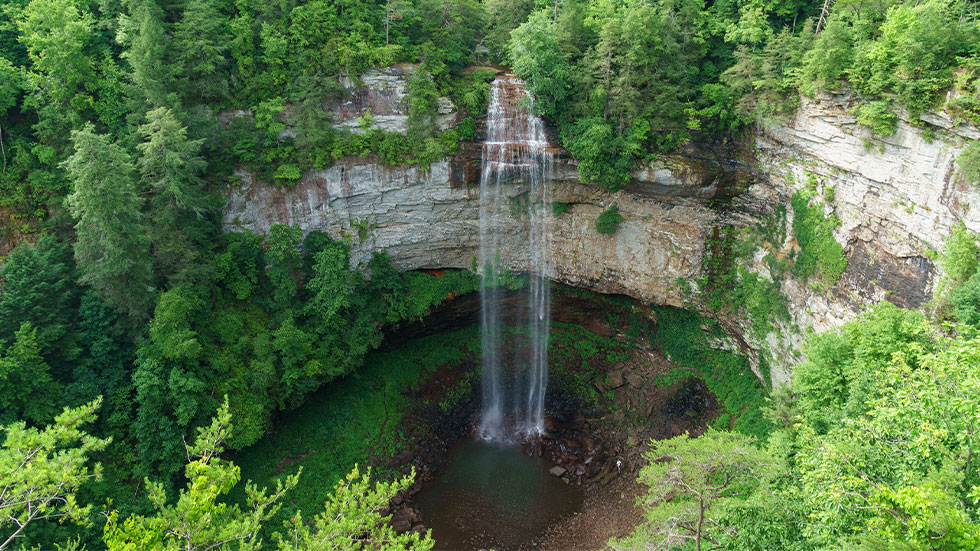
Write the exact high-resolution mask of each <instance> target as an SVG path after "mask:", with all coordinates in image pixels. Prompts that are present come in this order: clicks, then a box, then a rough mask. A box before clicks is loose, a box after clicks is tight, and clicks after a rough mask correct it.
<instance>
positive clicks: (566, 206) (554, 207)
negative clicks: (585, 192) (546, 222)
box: [551, 201, 572, 216]
mask: <svg viewBox="0 0 980 551" xmlns="http://www.w3.org/2000/svg"><path fill="white" fill-rule="evenodd" d="M570 210H572V204H571V203H562V202H560V201H552V203H551V213H552V214H554V215H555V216H561V215H563V214H565V213H566V212H568V211H570Z"/></svg>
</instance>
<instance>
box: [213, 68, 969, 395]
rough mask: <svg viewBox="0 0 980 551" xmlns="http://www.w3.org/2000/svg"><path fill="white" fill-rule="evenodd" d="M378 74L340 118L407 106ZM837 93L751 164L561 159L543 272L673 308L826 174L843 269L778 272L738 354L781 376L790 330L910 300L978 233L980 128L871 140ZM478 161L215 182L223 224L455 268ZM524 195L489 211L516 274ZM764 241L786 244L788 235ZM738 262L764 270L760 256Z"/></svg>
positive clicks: (696, 157) (683, 157)
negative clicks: (753, 230) (974, 147)
mask: <svg viewBox="0 0 980 551" xmlns="http://www.w3.org/2000/svg"><path fill="white" fill-rule="evenodd" d="M377 76H378V78H380V79H381V80H382V81H384V82H385V84H384V86H382V85H380V84H377V83H375V84H373V85H372V84H371V83H370V82H369V79H367V78H365V79H363V82H362V83H361V84H362V85H364V86H362V89H361V91H359V92H358V91H356V90H355V91H354V93H353V96H352V97H354V98H355V99H353V100H351V101H352V102H354V103H352V104H350V105H347V104H345V105H346V106H341V108H339V109H338V110H337V113H336V117H337V119H338V120H339V124H344V121H350V120H351V119H353V118H354V117H358V116H361V115H363V111H364V110H365V109H366V106H368V105H370V106H375V107H372V113H374V112H375V111H374V109H375V108H377V109H378V112H377V114H379V115H380V114H382V113H383V114H384V116H385V117H387V118H386V119H385V120H386V121H388V122H387V123H386V124H389V123H390V124H395V122H391V121H396V122H397V121H399V120H401V119H400V117H403V116H405V115H407V111H406V107H405V105H404V101H396V100H397V97H398V94H399V92H398V90H399V88H398V86H401V84H399V83H403V82H404V78H405V76H404V73H403V74H400V75H395V74H387V73H384V74H380V75H377ZM358 97H360V98H361V99H357V98H358ZM392 98H395V99H396V100H393V99H392ZM849 101H850V100H849V99H848V98H847V97H845V96H840V97H827V98H821V99H820V100H819V101H804V102H803V104H802V106H801V108H800V110H799V112H798V113H797V115H796V117H795V118H794V119H793V120H792V121H789V122H788V123H786V124H784V125H781V126H778V127H775V128H771V129H767V130H765V131H763V132H761V133H760V134H759V135H758V136H757V137H756V139H755V144H754V146H755V151H754V152H753V154H751V155H748V156H746V155H741V157H742V158H754V159H755V161H754V162H755V164H754V165H747V164H743V163H739V162H735V161H731V160H730V159H731V157H732V156H731V155H730V154H729V153H728V152H725V151H722V152H711V151H709V150H707V149H706V148H701V149H691V150H689V151H685V152H683V153H682V154H678V155H673V156H670V157H667V158H665V159H663V160H662V161H660V162H658V163H656V164H654V165H651V166H649V167H646V168H645V169H643V170H638V171H637V172H636V173H634V178H635V181H634V182H633V183H632V184H631V185H629V186H627V187H626V188H625V189H624V190H622V191H620V192H617V193H609V192H606V191H603V190H600V189H599V188H597V187H595V186H592V185H587V184H583V183H581V182H580V181H579V180H578V175H577V168H576V166H575V164H574V162H573V161H572V160H570V159H568V158H567V157H563V156H561V155H559V156H558V157H557V158H558V161H556V166H555V168H554V178H553V181H552V183H551V185H552V198H553V199H554V200H555V201H558V202H561V203H567V204H569V205H570V207H571V208H570V209H569V210H568V211H567V212H565V213H563V214H560V215H557V216H555V215H550V219H549V223H550V224H551V225H552V229H553V254H554V261H553V262H552V266H553V270H554V273H552V274H548V275H549V276H550V277H551V278H553V279H555V280H558V281H561V282H563V283H567V284H570V285H575V286H579V287H586V288H590V289H594V290H596V291H599V292H603V293H622V294H626V295H630V296H632V297H634V298H637V299H640V300H642V301H646V302H653V303H657V304H669V305H674V306H681V305H683V304H684V303H685V296H684V295H683V293H682V292H681V286H680V285H679V284H678V281H679V280H681V279H685V280H693V279H695V278H697V277H699V276H700V275H701V273H702V259H703V257H704V255H705V252H706V245H705V243H706V240H707V239H708V237H709V235H710V234H711V231H712V229H713V228H716V227H720V226H735V227H747V226H752V225H755V224H758V223H759V222H763V221H765V220H767V219H769V218H771V217H772V216H773V215H774V213H775V212H776V210H777V207H778V205H784V206H786V210H787V212H788V215H789V216H790V221H791V219H792V209H790V208H788V205H789V199H790V197H791V196H792V195H793V193H795V191H796V190H797V189H800V188H801V187H802V186H811V187H813V186H815V187H816V189H817V191H818V192H821V194H822V196H825V197H830V194H828V193H823V192H824V190H825V189H826V188H828V187H830V186H832V187H833V194H832V195H833V199H832V200H831V201H829V202H828V204H827V205H826V206H825V209H826V211H827V213H828V214H830V213H833V214H834V215H836V216H837V217H839V218H840V220H841V225H840V226H839V227H838V228H837V230H836V233H835V235H834V237H835V238H836V239H837V240H838V241H839V242H840V243H841V244H842V245H843V246H844V249H845V255H846V257H847V259H848V265H847V269H846V270H845V271H844V273H843V275H842V276H841V277H840V279H839V280H838V282H837V283H836V284H835V285H833V286H832V287H831V288H830V290H829V291H826V292H824V291H820V292H818V291H816V290H814V288H813V286H812V285H811V284H810V283H809V282H806V281H799V280H797V279H795V278H793V277H785V278H784V279H783V280H782V281H781V282H780V285H781V289H782V292H783V294H785V295H786V296H787V299H788V302H789V306H790V313H791V316H792V318H793V323H792V324H786V326H785V327H783V331H780V332H779V334H778V335H777V334H775V333H773V334H770V335H768V337H767V339H762V338H760V337H758V336H757V337H756V338H755V341H753V339H752V338H747V341H748V344H749V345H750V346H749V348H750V350H748V351H749V352H750V354H754V353H756V352H757V351H758V350H762V349H765V350H767V351H768V352H767V353H768V354H769V355H770V359H771V360H773V361H771V362H770V364H771V365H773V373H772V375H773V378H774V380H776V381H781V380H786V379H787V378H788V371H787V368H788V367H789V366H790V365H792V363H793V362H794V361H796V360H797V359H798V353H799V345H800V344H801V342H802V337H801V336H800V335H801V334H802V330H803V329H806V328H811V327H812V328H813V329H816V330H823V329H826V328H829V327H833V326H836V325H839V324H840V323H843V322H844V321H846V320H847V319H850V318H851V317H853V316H854V315H855V314H856V313H857V312H859V311H860V310H862V309H863V308H864V307H866V305H867V304H870V303H874V302H877V301H879V300H889V301H891V302H894V303H896V304H898V305H901V306H910V307H915V306H919V305H921V304H922V303H923V302H924V301H926V300H927V299H928V298H929V296H930V293H931V288H932V286H933V284H934V282H935V281H936V280H937V277H938V276H939V274H938V273H937V266H936V265H935V263H934V262H933V260H931V259H930V254H931V253H930V251H935V250H937V249H939V248H940V247H941V246H942V243H943V241H944V239H945V237H946V236H947V235H948V234H949V232H950V228H951V227H952V226H953V225H954V224H955V223H956V221H958V220H962V221H963V222H964V223H965V224H966V225H967V227H969V228H970V229H972V230H974V231H980V212H977V211H976V210H977V209H973V212H971V209H970V205H971V204H980V194H978V193H977V191H975V190H973V189H972V188H970V187H969V186H967V185H966V184H965V183H963V182H962V181H961V180H962V179H961V178H959V177H958V174H957V172H956V169H955V164H954V163H953V159H954V158H955V157H956V155H958V153H959V150H960V149H961V147H962V145H961V142H962V140H963V139H965V138H972V139H977V138H980V132H978V131H977V130H976V129H975V128H971V127H964V126H957V125H955V124H954V123H953V122H952V121H950V120H948V119H945V118H943V117H942V116H940V115H930V116H928V117H926V118H925V120H924V122H925V124H926V125H927V127H929V128H931V129H933V134H934V135H935V138H934V139H933V140H932V141H927V140H926V139H925V138H926V135H925V134H924V133H923V131H922V130H921V129H920V128H918V127H915V126H912V125H911V124H910V123H909V122H908V121H907V120H902V121H901V122H900V124H899V129H898V132H897V133H896V134H895V135H894V136H892V137H890V138H888V139H885V140H881V139H876V138H872V137H871V136H870V135H869V134H868V133H867V132H866V131H865V130H863V129H861V128H860V127H858V126H857V125H856V123H855V120H854V117H853V116H852V115H850V114H849V111H848V109H849V107H850V105H849ZM358 102H360V103H358ZM381 104H384V106H383V108H381V107H377V106H380V105H381ZM446 111H447V113H449V112H451V109H449V108H448V107H447V109H446ZM376 120H377V119H376ZM396 126H397V125H396ZM392 128H393V129H397V128H396V127H394V126H393V127H392ZM478 165H479V147H478V146H476V147H473V146H471V147H468V148H463V153H461V154H460V156H458V157H457V158H455V159H451V160H447V161H446V162H439V163H434V164H433V165H432V166H430V167H429V168H428V169H426V170H421V169H420V168H418V167H414V166H401V167H384V166H382V165H381V164H380V163H378V162H377V161H376V160H372V159H346V160H344V161H342V162H340V163H338V164H336V165H335V166H333V167H331V168H329V169H326V170H319V171H310V172H307V173H306V174H305V175H304V177H303V178H302V180H301V181H300V182H299V183H298V184H297V185H296V186H294V187H290V188H283V187H275V186H269V185H266V184H264V183H262V182H259V181H256V180H255V179H254V178H253V177H252V176H251V175H248V174H240V176H241V180H242V183H241V185H236V186H230V187H228V188H226V189H225V190H223V194H224V196H225V198H226V200H227V205H226V207H225V210H224V222H225V224H226V228H227V229H229V230H231V231H235V230H244V229H248V230H253V231H256V232H259V233H264V232H266V231H268V228H269V227H270V226H271V225H272V224H275V223H284V224H298V225H300V226H301V227H302V228H303V229H304V230H307V231H309V230H314V229H319V230H323V231H326V232H327V233H329V234H330V235H332V236H334V237H336V238H343V239H346V240H347V241H348V242H350V243H351V247H352V262H354V263H355V264H358V263H363V262H365V261H366V260H367V259H368V258H369V257H370V254H371V253H372V252H373V251H377V250H383V251H386V252H387V254H388V255H389V256H390V257H391V259H392V261H393V263H394V265H395V266H396V267H398V268H400V269H405V270H412V269H422V268H447V267H455V268H469V267H471V266H472V265H473V264H474V258H475V255H476V253H477V247H478V245H479V204H480V203H479V201H480V197H479V185H478V184H479V181H478V178H479V170H478V168H479V166H478ZM526 192H527V190H526V189H524V188H523V187H522V185H521V184H515V185H514V186H513V189H512V190H511V197H512V201H511V204H510V205H508V207H507V209H508V210H507V212H502V213H500V214H501V218H502V219H503V220H506V223H507V224H508V238H507V239H506V242H505V243H502V252H501V261H502V263H503V264H504V265H505V266H507V267H508V268H510V269H512V270H517V271H521V270H524V269H525V268H526V266H527V261H528V255H527V249H526V247H527V239H526V236H527V223H526V222H527V216H526V211H525V210H524V209H526V205H523V203H522V202H521V197H522V195H523V194H524V193H526ZM610 205H616V206H617V207H618V209H619V212H620V213H621V214H622V215H623V218H624V219H623V222H622V224H621V225H620V227H619V230H618V231H617V232H616V233H615V234H614V235H601V234H599V233H598V232H597V231H596V230H595V220H596V218H597V217H598V216H599V214H600V213H601V212H602V211H603V210H605V209H606V208H607V207H608V206H610ZM777 247H778V248H780V249H781V250H783V251H792V249H793V248H794V247H795V241H794V239H793V236H792V232H791V231H787V232H786V234H785V235H784V241H783V243H781V244H778V245H777ZM748 267H749V269H751V270H753V271H755V272H757V273H760V274H762V275H763V276H764V277H768V274H769V270H768V268H767V266H766V264H765V263H764V262H763V261H762V259H761V256H760V255H757V258H755V259H754V260H753V261H750V262H748ZM728 318H730V319H726V320H723V321H724V322H725V326H726V327H728V328H729V330H730V332H732V333H733V336H735V337H737V338H738V340H740V341H743V342H744V339H743V336H745V335H747V334H748V333H749V332H748V331H747V330H745V329H744V328H745V326H746V324H747V323H748V322H747V321H746V320H743V319H740V318H739V316H737V315H735V316H732V315H729V316H728ZM766 341H768V342H766Z"/></svg>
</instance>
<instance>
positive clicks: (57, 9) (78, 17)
mask: <svg viewBox="0 0 980 551" xmlns="http://www.w3.org/2000/svg"><path fill="white" fill-rule="evenodd" d="M94 26H95V21H94V20H93V18H92V15H91V14H90V13H88V12H86V11H79V9H78V4H77V3H76V2H73V1H72V0H31V2H30V3H29V4H28V5H27V6H26V8H25V9H24V11H23V13H22V14H21V18H20V19H19V20H18V21H17V27H18V29H19V30H20V38H19V40H20V41H21V43H23V44H24V46H25V47H26V48H27V53H28V56H29V58H30V61H31V71H30V72H29V73H28V81H29V83H30V86H31V88H32V89H33V91H34V96H33V98H32V99H31V100H30V101H29V102H28V103H29V105H30V106H32V107H35V108H37V109H38V112H39V114H40V115H41V120H40V122H39V123H38V124H37V126H36V127H35V129H36V130H37V132H38V134H39V137H40V138H41V139H42V141H43V142H44V143H45V144H46V145H51V146H55V147H58V146H60V145H62V144H64V143H65V140H64V137H65V136H66V135H67V134H68V131H69V130H71V129H72V128H73V127H75V126H77V125H78V124H79V123H80V121H81V120H82V119H81V117H80V116H79V114H80V112H83V111H84V110H85V109H86V107H89V106H91V105H92V104H93V97H92V94H91V90H90V87H91V86H92V84H93V83H94V82H95V81H96V79H95V74H94V63H93V62H92V59H91V58H90V56H89V54H88V48H89V46H90V44H91V43H92V40H93V36H94Z"/></svg>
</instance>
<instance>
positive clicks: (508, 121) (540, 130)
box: [478, 74, 554, 441]
mask: <svg viewBox="0 0 980 551" xmlns="http://www.w3.org/2000/svg"><path fill="white" fill-rule="evenodd" d="M531 105H532V99H531V97H530V96H529V95H528V94H527V92H526V91H525V90H524V88H523V86H522V83H521V81H520V80H518V79H517V78H516V77H514V76H513V75H509V74H502V75H499V76H498V77H497V79H496V80H494V81H493V84H492V86H491V99H490V107H489V110H488V112H487V138H486V141H485V142H484V143H483V153H482V161H483V163H482V173H481V175H480V253H479V262H480V266H481V267H482V270H483V278H482V284H481V289H480V292H481V301H482V307H483V308H482V318H481V322H482V323H481V329H482V337H483V357H482V368H483V396H482V398H483V407H482V411H481V419H480V424H479V428H478V430H479V435H480V437H481V438H484V439H488V440H501V441H506V440H513V439H516V438H520V437H521V436H532V435H536V434H540V433H541V432H543V430H544V398H545V390H546V387H547V384H548V330H549V325H550V302H551V289H550V287H549V284H548V281H547V279H546V278H545V275H546V274H547V273H548V269H549V265H548V263H549V258H550V254H549V253H550V235H551V234H550V232H551V228H550V225H549V217H548V209H550V207H551V201H550V198H549V194H548V189H547V187H546V185H545V182H547V180H548V179H549V177H550V175H551V170H552V167H553V162H554V157H553V153H552V152H551V150H550V149H549V147H548V139H547V137H546V136H545V132H544V123H543V121H542V120H541V119H540V118H539V117H537V116H535V115H533V114H531V112H530V107H531ZM506 216H517V217H519V218H520V219H524V220H526V223H527V229H528V235H527V246H528V251H527V258H528V272H529V274H528V275H529V278H530V281H529V284H528V287H527V288H526V289H525V290H524V291H523V292H525V293H526V299H527V302H528V304H527V312H528V315H527V318H526V319H523V320H515V321H514V322H513V323H512V324H510V325H511V326H512V327H514V326H516V327H515V328H516V329H520V326H521V325H524V326H525V329H526V331H527V336H528V339H529V346H528V347H526V348H525V347H514V350H513V353H512V354H507V357H506V358H505V357H504V349H503V338H504V329H503V326H502V323H501V310H500V301H501V298H502V297H501V288H500V286H499V283H500V277H499V274H500V271H501V269H500V252H499V249H498V247H499V245H500V237H501V233H502V232H504V231H508V230H507V228H513V226H512V225H511V224H507V223H505V222H506V221H505V220H503V217H506ZM510 231H513V230H512V229H511V230H510Z"/></svg>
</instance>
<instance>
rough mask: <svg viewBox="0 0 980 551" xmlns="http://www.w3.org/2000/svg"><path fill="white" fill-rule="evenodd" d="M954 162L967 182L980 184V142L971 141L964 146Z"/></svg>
mask: <svg viewBox="0 0 980 551" xmlns="http://www.w3.org/2000/svg"><path fill="white" fill-rule="evenodd" d="M956 164H957V165H958V166H959V167H960V174H962V175H963V177H965V178H966V181H967V183H970V184H980V142H978V141H972V142H970V143H969V145H967V146H966V147H964V148H963V151H962V152H960V156H959V157H957V158H956Z"/></svg>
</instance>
